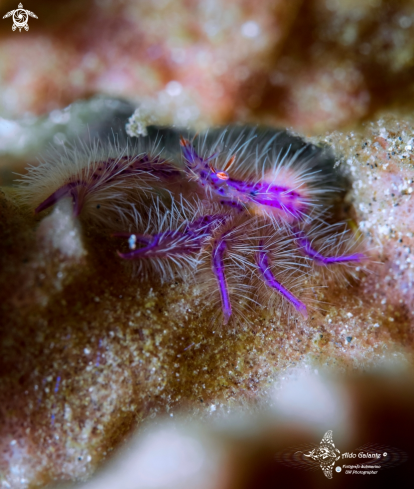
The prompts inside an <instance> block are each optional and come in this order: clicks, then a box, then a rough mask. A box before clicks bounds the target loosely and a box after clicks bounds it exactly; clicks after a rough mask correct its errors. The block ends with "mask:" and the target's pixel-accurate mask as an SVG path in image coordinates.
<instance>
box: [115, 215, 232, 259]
mask: <svg viewBox="0 0 414 489" xmlns="http://www.w3.org/2000/svg"><path fill="white" fill-rule="evenodd" d="M225 219H226V218H225V216H223V215H222V214H217V215H206V216H202V217H199V218H198V219H196V220H195V221H193V222H192V223H189V224H188V225H187V226H186V227H185V228H184V230H183V231H177V230H176V231H164V232H162V233H158V234H154V235H148V234H145V235H143V234H133V233H115V234H113V236H116V237H121V238H128V241H129V240H130V238H131V236H134V243H135V242H139V243H141V244H143V245H145V246H143V247H142V248H138V249H134V250H133V251H130V252H129V253H120V252H119V251H118V256H120V257H121V258H123V259H124V260H137V259H145V258H169V257H172V256H180V255H189V254H192V253H197V252H199V251H200V250H201V248H202V246H203V245H204V244H205V242H206V241H207V239H208V238H210V237H211V233H212V232H213V230H214V228H215V227H216V226H218V225H219V224H221V223H223V222H224V221H225ZM129 242H130V241H129Z"/></svg>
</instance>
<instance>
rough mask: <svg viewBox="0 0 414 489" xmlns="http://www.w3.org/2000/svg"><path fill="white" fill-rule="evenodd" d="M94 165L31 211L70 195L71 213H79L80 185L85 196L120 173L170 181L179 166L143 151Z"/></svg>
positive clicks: (76, 214)
mask: <svg viewBox="0 0 414 489" xmlns="http://www.w3.org/2000/svg"><path fill="white" fill-rule="evenodd" d="M95 166H96V169H95V170H94V171H93V172H89V170H85V173H84V174H83V175H82V176H79V177H78V178H77V179H76V180H74V181H70V182H68V183H67V184H65V185H63V186H62V187H60V188H59V189H58V190H56V191H55V192H53V194H51V195H50V196H49V197H48V198H47V199H45V200H44V201H43V202H42V203H41V204H39V205H38V206H37V207H36V209H35V213H36V214H38V213H39V212H42V211H43V210H45V209H47V208H48V207H50V206H52V205H53V204H56V202H58V201H59V200H61V199H63V198H65V197H69V196H71V197H72V199H73V214H74V217H77V216H79V214H80V213H81V211H82V206H83V198H82V199H81V192H80V189H83V191H82V195H83V197H85V196H86V195H87V194H88V193H90V192H92V191H94V190H96V189H97V188H99V187H101V186H104V185H105V184H108V183H110V182H114V181H116V179H117V178H121V177H124V176H131V175H144V174H146V175H152V176H153V177H155V179H157V180H164V181H165V180H168V181H171V180H172V179H174V178H177V177H179V176H180V174H181V172H180V170H177V168H175V167H174V166H172V165H171V164H170V163H169V162H168V161H167V160H165V159H163V158H160V157H158V156H156V157H150V156H149V155H148V154H146V153H144V154H142V155H139V156H133V157H132V156H122V157H121V158H119V159H117V160H116V159H115V158H108V159H107V160H105V161H100V162H96V163H94V167H95Z"/></svg>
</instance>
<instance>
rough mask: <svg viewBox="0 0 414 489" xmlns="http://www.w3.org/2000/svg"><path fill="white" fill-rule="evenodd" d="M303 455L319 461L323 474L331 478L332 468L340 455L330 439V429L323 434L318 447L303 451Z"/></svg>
mask: <svg viewBox="0 0 414 489" xmlns="http://www.w3.org/2000/svg"><path fill="white" fill-rule="evenodd" d="M303 455H304V456H305V457H310V458H311V459H313V460H315V461H316V462H319V464H320V466H321V469H322V470H323V473H324V474H325V476H326V477H327V478H328V479H332V469H333V467H334V465H335V462H336V461H337V460H339V459H340V455H341V452H340V451H339V450H338V449H337V448H335V445H334V442H333V440H332V430H329V431H327V432H326V433H325V434H324V435H323V438H322V441H321V443H320V444H319V447H318V448H314V449H313V450H312V451H310V452H309V453H304V454H303Z"/></svg>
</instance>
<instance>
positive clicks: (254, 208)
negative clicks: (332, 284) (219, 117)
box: [23, 130, 365, 324]
mask: <svg viewBox="0 0 414 489" xmlns="http://www.w3.org/2000/svg"><path fill="white" fill-rule="evenodd" d="M238 134H239V135H238V136H237V134H236V137H233V135H232V133H231V131H230V132H228V131H222V132H221V133H219V134H218V136H217V137H216V138H213V139H212V138H211V135H210V136H209V135H208V134H207V135H206V136H204V137H199V140H198V141H199V142H198V148H197V149H196V147H195V145H194V142H190V140H188V139H185V138H183V137H181V138H180V146H181V157H180V156H179V154H178V153H177V151H175V152H174V151H172V150H171V149H170V150H169V151H168V152H167V151H166V150H165V148H163V149H162V150H157V148H158V146H159V144H160V139H159V138H156V140H155V142H154V143H152V142H151V139H149V140H148V139H146V142H145V144H144V145H141V146H140V147H139V148H134V149H131V148H127V149H123V150H122V149H121V148H120V147H119V145H116V144H115V145H112V146H110V147H109V149H108V148H105V147H104V146H103V145H102V144H101V143H94V144H93V145H92V147H91V148H89V149H88V148H87V147H86V146H84V147H83V148H82V150H81V151H78V150H76V149H72V150H71V151H69V152H67V153H66V154H65V156H64V158H62V157H60V160H59V164H58V165H55V166H54V165H53V164H52V163H51V161H48V162H46V163H45V164H43V165H39V166H38V167H32V168H31V169H30V170H29V173H28V175H27V176H26V177H24V178H23V181H24V183H25V185H24V186H23V196H24V197H25V199H26V201H30V202H31V203H34V204H35V205H34V206H35V211H36V212H41V211H43V210H45V209H47V208H48V207H50V206H51V205H53V204H54V203H56V202H57V201H59V200H60V199H62V198H71V199H72V201H73V212H74V216H75V217H77V216H79V217H80V218H81V219H82V218H83V216H86V217H87V218H88V221H89V222H90V221H96V222H98V223H99V224H100V225H101V226H102V227H103V228H104V229H105V228H106V229H108V231H110V232H111V234H112V235H113V236H116V237H118V238H123V239H124V240H125V241H124V243H125V244H126V245H127V247H128V249H127V250H124V251H122V252H121V251H119V252H118V256H119V257H120V258H121V259H122V260H124V261H126V262H130V263H132V264H133V267H134V271H135V273H136V274H138V275H143V276H144V277H147V278H151V279H152V278H153V277H159V278H160V279H161V280H162V281H169V280H173V279H174V277H177V276H180V277H181V278H183V279H187V278H189V277H191V280H194V281H195V282H196V283H198V284H199V285H200V286H201V287H207V288H208V291H209V293H210V294H212V295H213V296H214V295H215V296H217V300H218V301H219V302H220V304H221V306H220V307H219V309H220V310H221V317H222V323H223V324H228V323H229V322H230V321H232V320H234V318H236V320H237V319H238V318H240V317H242V318H244V319H246V320H248V316H249V315H246V311H254V310H255V309H257V308H259V309H260V308H261V307H270V305H272V306H273V305H274V304H277V305H281V307H282V308H283V306H288V307H290V309H292V310H294V311H297V312H298V313H300V314H302V315H303V316H304V317H307V315H308V307H309V306H310V302H311V301H310V300H308V298H307V296H306V289H307V288H309V287H307V286H305V283H308V280H309V279H311V278H312V274H313V270H314V269H315V268H318V267H323V268H324V269H326V268H327V267H338V266H342V267H343V266H350V265H352V264H356V263H360V262H362V261H363V260H364V258H365V256H364V254H363V253H359V252H356V251H355V239H354V236H353V233H352V232H351V231H350V230H349V229H348V230H347V229H346V226H345V225H344V226H343V230H342V232H338V229H339V228H338V225H335V226H330V225H329V224H327V223H326V222H325V220H324V217H325V214H324V212H323V209H324V208H325V207H328V206H329V198H330V197H329V196H332V195H335V188H334V187H333V186H332V182H331V181H329V178H327V177H326V175H325V173H324V170H323V169H321V167H320V165H319V166H318V154H316V156H315V155H314V154H312V153H310V154H309V151H307V148H308V145H306V144H304V143H303V144H302V147H300V148H298V149H294V150H292V149H291V147H290V146H288V147H286V145H285V146H283V145H280V144H279V145H277V144H276V141H277V137H278V133H276V134H275V133H273V135H270V136H266V137H262V136H260V133H259V131H255V130H250V131H241V132H239V133H238ZM167 149H168V148H167ZM180 159H181V161H180ZM331 180H332V179H331ZM163 192H164V193H163ZM327 196H328V198H327ZM111 213H112V215H117V216H118V218H116V219H115V221H117V226H116V227H115V228H114V222H115V221H114V219H113V218H111V219H109V218H108V219H106V216H109V214H111ZM315 216H316V217H315ZM315 222H317V223H318V225H317V226H314V224H315ZM315 229H316V230H317V231H315ZM321 229H323V232H321V231H320V230H321ZM329 230H331V231H332V232H331V233H330V236H329V239H328V240H327V242H328V243H329V245H326V246H325V245H324V246H320V244H318V243H319V241H318V239H319V238H320V236H322V235H326V234H327V233H328V234H329ZM264 298H266V299H264Z"/></svg>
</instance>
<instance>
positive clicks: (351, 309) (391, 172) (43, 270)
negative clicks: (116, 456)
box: [0, 119, 414, 488]
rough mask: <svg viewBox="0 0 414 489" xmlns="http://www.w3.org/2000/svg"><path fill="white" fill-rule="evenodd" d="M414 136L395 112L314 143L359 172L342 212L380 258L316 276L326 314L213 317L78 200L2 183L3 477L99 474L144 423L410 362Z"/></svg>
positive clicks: (192, 290)
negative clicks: (299, 369)
mask: <svg viewBox="0 0 414 489" xmlns="http://www.w3.org/2000/svg"><path fill="white" fill-rule="evenodd" d="M413 137H414V125H413V124H412V122H410V121H408V122H398V121H395V120H393V119H385V120H381V121H379V122H377V123H375V124H368V125H366V126H365V127H364V128H361V129H360V130H359V131H354V133H352V134H341V133H335V132H334V133H331V134H329V135H327V136H325V137H323V138H319V139H318V140H315V142H318V143H325V144H328V145H330V146H331V147H332V149H333V151H334V152H335V155H336V157H337V164H340V165H341V167H342V168H343V170H344V171H345V172H347V173H348V174H349V176H350V178H351V180H352V190H351V191H350V193H349V194H348V196H347V197H346V199H345V201H344V202H343V203H342V204H341V205H340V208H339V209H338V213H339V214H341V213H343V215H344V216H351V217H352V221H351V224H352V223H354V224H353V225H355V228H356V225H358V226H359V231H356V230H355V232H359V233H361V234H362V235H364V237H365V241H366V247H367V248H368V250H369V255H370V261H369V265H368V270H362V269H361V270H358V269H356V271H355V274H356V275H357V276H358V278H359V280H354V279H351V280H350V282H351V283H349V282H346V281H339V282H336V280H335V279H334V283H335V286H334V287H328V288H317V287H316V285H318V283H317V280H316V283H315V294H316V298H317V299H318V300H319V301H320V302H324V303H325V305H324V306H323V309H322V310H319V311H318V310H317V311H315V312H314V313H312V314H310V315H309V318H308V319H307V320H305V319H304V318H302V317H300V316H296V317H295V318H294V319H293V320H291V321H290V323H289V324H287V323H286V320H285V319H284V316H283V314H281V313H280V312H278V311H277V310H262V311H261V312H260V314H259V315H257V316H256V317H255V318H254V319H253V320H252V321H251V324H249V325H246V326H245V327H243V326H239V327H238V328H234V327H228V326H227V327H226V326H220V327H212V325H211V317H210V316H211V313H212V309H211V308H209V307H208V304H206V298H205V296H204V295H203V294H202V292H201V289H200V288H199V287H195V286H192V287H189V286H188V285H186V283H185V282H184V283H182V282H180V281H177V282H176V283H171V282H170V283H164V284H163V285H160V284H159V283H157V282H155V281H154V282H152V281H148V282H140V281H138V280H136V279H134V278H131V274H130V271H129V270H125V269H124V268H123V267H122V266H121V264H120V262H122V261H121V260H120V259H119V258H117V256H116V250H117V248H118V246H119V243H118V240H117V239H115V238H111V237H109V236H106V235H104V234H102V233H100V232H99V231H97V230H96V229H92V228H91V229H88V228H87V227H86V226H85V225H84V224H82V221H79V220H76V219H74V217H73V215H72V207H71V205H69V206H67V205H65V203H64V202H63V201H62V205H60V204H58V205H57V206H56V207H55V208H54V209H53V210H52V211H51V212H50V213H49V214H48V215H47V216H46V217H43V219H42V218H41V217H40V216H39V215H37V216H35V215H33V212H32V211H31V209H29V208H28V207H26V206H25V205H23V204H21V203H19V201H18V199H17V197H16V191H15V190H13V189H6V188H5V189H3V190H2V192H1V194H0V197H1V200H0V209H1V219H0V236H1V239H0V247H1V254H0V260H1V270H2V273H1V276H0V294H1V306H0V307H1V315H2V321H1V326H0V327H1V335H2V342H1V354H0V372H1V379H0V397H1V399H2V402H1V403H0V416H1V418H2V420H3V421H2V423H1V424H0V443H1V453H2V454H3V455H2V459H1V461H0V468H1V474H2V475H1V477H2V478H3V479H2V482H3V481H4V482H5V483H6V484H9V486H10V487H13V488H28V487H39V486H41V485H43V484H46V483H47V482H50V481H52V480H61V479H66V480H74V479H82V478H85V477H87V476H89V475H90V474H91V473H92V472H93V471H94V469H95V467H96V466H97V465H98V464H99V463H100V462H101V461H102V460H103V459H104V458H105V457H107V456H108V454H109V453H110V451H111V450H112V449H113V448H114V447H116V446H117V445H118V444H119V443H120V442H121V441H122V440H123V439H124V438H125V436H126V435H127V434H128V433H129V432H130V431H131V429H133V428H135V427H137V426H138V425H140V424H141V423H142V422H143V421H145V420H151V419H154V418H155V417H157V416H160V415H166V416H172V417H173V415H174V414H175V413H177V412H179V411H181V410H183V409H185V410H187V411H189V412H190V413H192V415H193V416H197V417H209V416H214V413H215V412H220V411H226V412H228V411H232V410H233V408H235V407H240V406H245V409H249V406H251V405H253V404H254V403H256V402H257V401H258V400H259V399H263V398H264V397H265V395H266V392H267V391H268V389H269V387H270V385H271V384H272V383H273V382H274V380H275V379H276V378H278V376H280V374H281V373H283V372H284V371H286V369H289V368H291V367H293V366H312V367H316V366H318V365H327V366H329V367H330V368H334V369H337V370H340V371H350V370H353V369H357V370H363V369H366V368H367V367H369V366H372V365H378V364H381V363H382V362H383V361H385V360H386V359H387V358H390V357H391V358H399V359H400V360H401V361H402V362H404V361H405V362H408V363H412V346H413V334H412V331H413V330H412V324H413V311H412V308H411V306H410V304H412V297H411V294H412V291H411V290H410V284H411V282H412V270H413V268H412V267H413V266H414V265H413V263H414V257H412V255H411V249H414V248H413V247H412V245H413V244H412V240H413V234H412V229H414V226H413V222H412V220H413V218H412V212H410V211H411V208H412V204H411V194H412V192H411V188H412V184H413V181H414V171H413V169H412V167H411V164H410V163H409V161H410V158H411V151H412V148H413V146H412V144H411V142H412V138H413ZM400 138H401V139H400ZM374 199H375V200H374ZM383 211H384V212H383ZM391 218H392V219H391ZM56 226H59V230H58V231H57V227H56ZM74 250H76V252H74ZM320 281H321V284H323V278H322V275H321V277H320ZM206 306H207V307H206ZM4 482H3V485H5V484H4Z"/></svg>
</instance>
